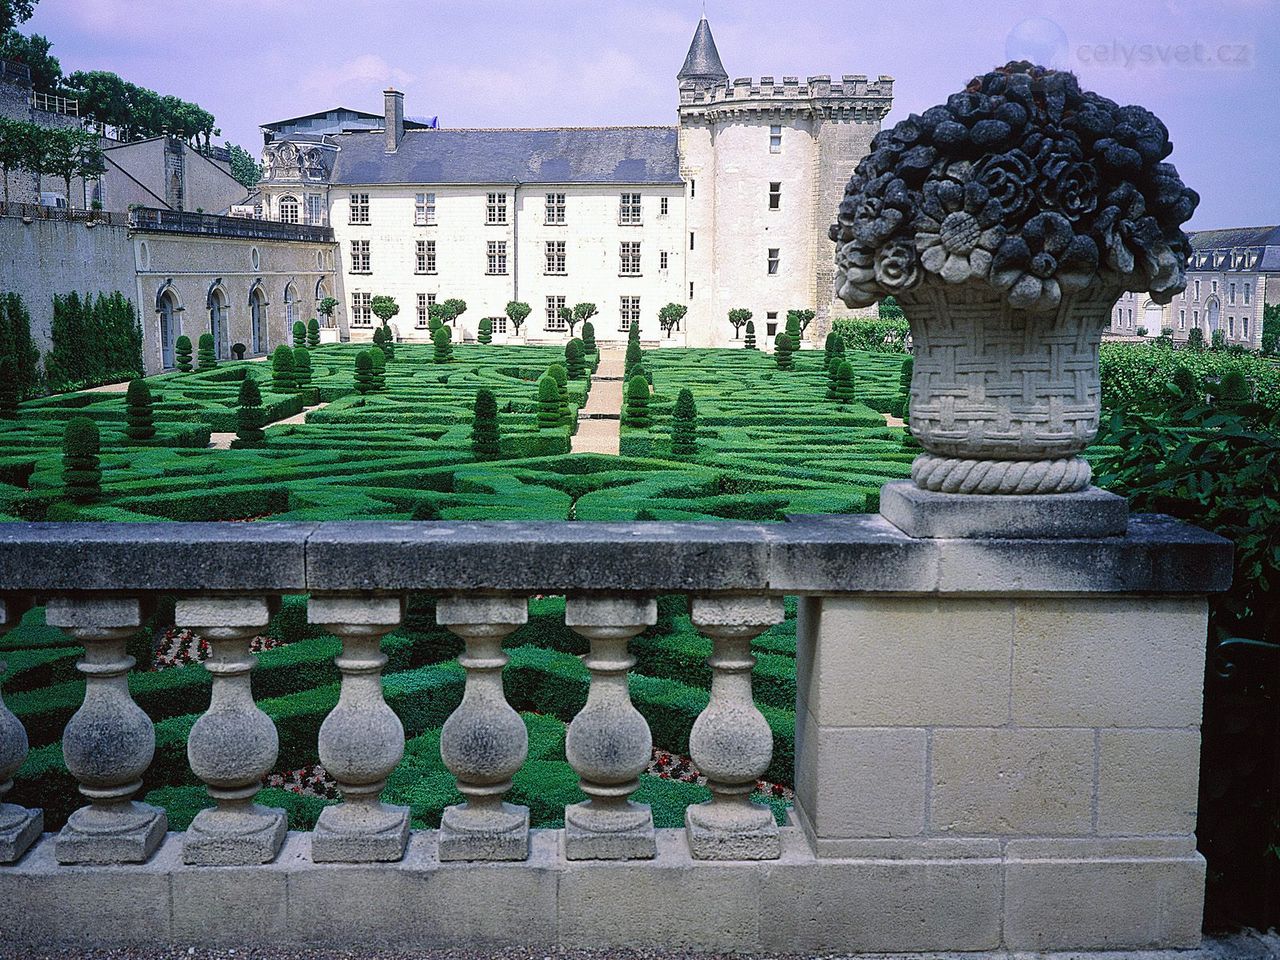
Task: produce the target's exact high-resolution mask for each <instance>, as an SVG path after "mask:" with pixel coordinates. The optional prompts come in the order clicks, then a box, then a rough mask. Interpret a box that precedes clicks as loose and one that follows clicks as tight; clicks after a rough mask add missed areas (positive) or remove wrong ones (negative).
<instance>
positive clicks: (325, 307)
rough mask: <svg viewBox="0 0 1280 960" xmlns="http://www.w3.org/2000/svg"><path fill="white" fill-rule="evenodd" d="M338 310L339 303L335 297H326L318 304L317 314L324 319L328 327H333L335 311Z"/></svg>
mask: <svg viewBox="0 0 1280 960" xmlns="http://www.w3.org/2000/svg"><path fill="white" fill-rule="evenodd" d="M337 309H338V301H337V299H336V298H334V297H325V298H324V299H322V300H321V301H320V302H319V303H317V304H316V313H318V314H320V316H322V317H324V325H325V326H326V327H332V326H333V311H335V310H337Z"/></svg>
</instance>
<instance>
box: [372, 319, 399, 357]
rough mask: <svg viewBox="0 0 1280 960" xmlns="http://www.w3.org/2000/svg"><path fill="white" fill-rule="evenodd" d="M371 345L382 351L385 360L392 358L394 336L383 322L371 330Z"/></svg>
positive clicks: (393, 354) (394, 351)
mask: <svg viewBox="0 0 1280 960" xmlns="http://www.w3.org/2000/svg"><path fill="white" fill-rule="evenodd" d="M373 345H374V346H375V347H377V348H378V349H379V350H381V351H382V355H383V357H384V358H386V359H387V360H394V359H395V356H396V338H395V335H394V334H392V332H391V328H390V327H388V326H387V325H386V324H385V323H384V324H382V325H381V326H379V327H378V329H377V330H375V331H373Z"/></svg>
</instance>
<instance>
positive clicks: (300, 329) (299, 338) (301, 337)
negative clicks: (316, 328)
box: [292, 320, 307, 347]
mask: <svg viewBox="0 0 1280 960" xmlns="http://www.w3.org/2000/svg"><path fill="white" fill-rule="evenodd" d="M292 332H293V345H294V346H295V347H304V346H306V344H307V325H306V324H305V323H303V322H302V321H301V320H295V321H293V331H292Z"/></svg>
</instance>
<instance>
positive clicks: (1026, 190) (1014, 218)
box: [973, 149, 1036, 227]
mask: <svg viewBox="0 0 1280 960" xmlns="http://www.w3.org/2000/svg"><path fill="white" fill-rule="evenodd" d="M1035 175H1036V166H1035V164H1034V163H1032V162H1031V158H1030V157H1028V156H1027V155H1026V154H1025V153H1023V152H1022V151H1021V150H1016V149H1015V150H1010V151H1009V152H1008V153H1000V154H993V155H991V156H988V157H984V158H983V159H982V160H980V161H978V163H977V165H976V166H975V167H974V168H973V179H974V180H975V181H976V182H978V183H980V184H982V185H983V186H984V187H986V188H987V192H988V193H989V194H990V195H991V197H992V199H994V200H995V201H996V202H997V203H998V204H999V205H1000V219H1001V221H1002V222H1003V223H1004V225H1005V226H1007V227H1012V226H1015V225H1016V224H1017V223H1018V221H1019V219H1020V218H1021V217H1022V214H1023V212H1024V211H1025V210H1026V209H1027V206H1028V205H1029V204H1030V203H1031V199H1032V196H1033V194H1032V189H1031V185H1032V183H1033V182H1034V180H1035Z"/></svg>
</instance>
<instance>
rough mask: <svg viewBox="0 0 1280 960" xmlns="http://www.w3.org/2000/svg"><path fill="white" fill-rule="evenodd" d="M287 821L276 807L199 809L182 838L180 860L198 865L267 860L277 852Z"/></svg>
mask: <svg viewBox="0 0 1280 960" xmlns="http://www.w3.org/2000/svg"><path fill="white" fill-rule="evenodd" d="M288 830H289V821H288V818H287V817H286V816H285V812H284V811H283V810H281V809H279V808H278V807H262V806H259V805H258V804H256V803H255V804H251V805H250V806H248V807H245V808H240V809H230V810H219V809H213V810H201V811H200V812H199V813H197V814H196V818H195V819H194V820H192V821H191V826H190V827H188V828H187V832H186V834H185V835H184V836H183V838H182V862H183V863H187V864H192V865H194V866H201V867H247V866H253V865H255V864H260V863H270V862H271V861H272V860H274V859H275V857H276V854H277V853H279V852H280V847H281V845H282V844H283V843H284V837H285V834H286V833H287V832H288Z"/></svg>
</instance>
